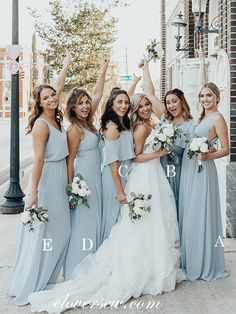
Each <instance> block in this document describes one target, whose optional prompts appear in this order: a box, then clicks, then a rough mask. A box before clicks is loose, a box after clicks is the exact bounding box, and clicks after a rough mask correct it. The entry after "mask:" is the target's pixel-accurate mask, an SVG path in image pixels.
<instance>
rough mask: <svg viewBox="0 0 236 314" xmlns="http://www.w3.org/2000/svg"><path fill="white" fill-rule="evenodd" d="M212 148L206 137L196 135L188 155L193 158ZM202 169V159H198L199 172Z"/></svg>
mask: <svg viewBox="0 0 236 314" xmlns="http://www.w3.org/2000/svg"><path fill="white" fill-rule="evenodd" d="M210 148H211V145H210V143H209V141H208V139H207V138H206V137H196V138H193V139H192V141H191V143H190V145H189V150H188V152H187V155H188V157H189V158H190V159H192V157H193V156H194V155H196V154H199V153H208V152H209V150H210ZM202 170H203V167H202V161H201V160H198V173H200V172H201V171H202Z"/></svg>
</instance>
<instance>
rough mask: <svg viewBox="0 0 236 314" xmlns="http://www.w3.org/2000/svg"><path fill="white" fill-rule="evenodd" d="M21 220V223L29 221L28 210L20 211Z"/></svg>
mask: <svg viewBox="0 0 236 314" xmlns="http://www.w3.org/2000/svg"><path fill="white" fill-rule="evenodd" d="M21 221H22V222H23V224H27V223H28V222H30V213H29V211H25V212H23V213H21Z"/></svg>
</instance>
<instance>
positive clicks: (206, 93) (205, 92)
mask: <svg viewBox="0 0 236 314" xmlns="http://www.w3.org/2000/svg"><path fill="white" fill-rule="evenodd" d="M199 99H200V103H201V105H202V107H203V108H204V109H206V110H212V109H215V108H216V106H217V99H216V95H215V94H213V93H212V92H211V91H210V90H209V89H208V88H206V87H204V88H203V89H202V90H201V92H200V95H199Z"/></svg>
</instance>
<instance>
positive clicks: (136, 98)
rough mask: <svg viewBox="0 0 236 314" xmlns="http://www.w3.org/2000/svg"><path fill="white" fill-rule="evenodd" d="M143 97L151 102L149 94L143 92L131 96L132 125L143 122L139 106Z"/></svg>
mask: <svg viewBox="0 0 236 314" xmlns="http://www.w3.org/2000/svg"><path fill="white" fill-rule="evenodd" d="M142 99H146V100H147V101H148V102H149V103H150V101H149V100H148V98H147V96H146V95H145V94H143V93H138V94H134V95H133V96H132V97H131V98H130V103H131V123H132V127H134V126H135V125H136V124H137V123H139V122H142V119H141V118H140V117H139V115H138V108H139V105H140V101H141V100H142ZM150 106H151V109H152V104H151V103H150Z"/></svg>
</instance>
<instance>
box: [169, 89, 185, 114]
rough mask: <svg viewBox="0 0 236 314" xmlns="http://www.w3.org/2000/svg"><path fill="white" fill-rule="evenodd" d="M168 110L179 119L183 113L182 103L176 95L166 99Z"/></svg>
mask: <svg viewBox="0 0 236 314" xmlns="http://www.w3.org/2000/svg"><path fill="white" fill-rule="evenodd" d="M166 109H167V111H168V112H169V113H170V114H171V115H172V116H173V117H174V118H177V117H178V116H179V115H181V114H182V112H183V107H182V102H181V100H180V99H179V97H178V96H176V95H175V94H169V95H168V96H167V97H166Z"/></svg>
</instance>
